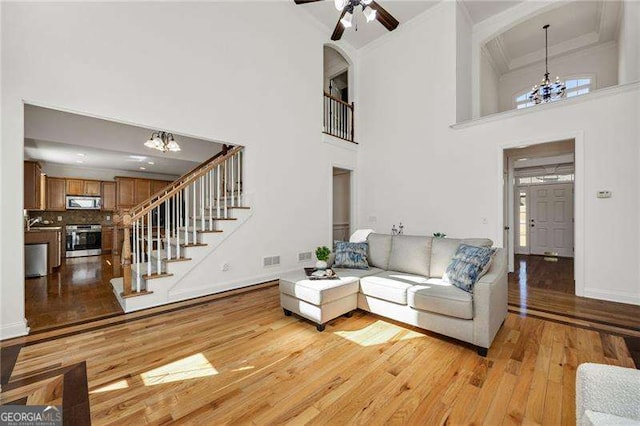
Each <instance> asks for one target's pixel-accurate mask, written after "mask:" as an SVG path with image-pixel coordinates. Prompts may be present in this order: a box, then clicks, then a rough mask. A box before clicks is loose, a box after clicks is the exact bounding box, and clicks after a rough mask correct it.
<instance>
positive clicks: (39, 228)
mask: <svg viewBox="0 0 640 426" xmlns="http://www.w3.org/2000/svg"><path fill="white" fill-rule="evenodd" d="M55 231H62V226H32V227H31V229H25V230H24V232H55Z"/></svg>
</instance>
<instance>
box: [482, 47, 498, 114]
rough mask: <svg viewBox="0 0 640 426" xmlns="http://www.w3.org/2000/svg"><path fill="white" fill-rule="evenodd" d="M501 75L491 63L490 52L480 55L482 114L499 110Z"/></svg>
mask: <svg viewBox="0 0 640 426" xmlns="http://www.w3.org/2000/svg"><path fill="white" fill-rule="evenodd" d="M499 91H500V76H499V75H498V73H497V72H496V70H495V68H494V67H493V65H492V64H491V59H490V58H489V57H488V53H485V52H484V51H482V52H481V56H480V115H481V116H485V115H489V114H493V113H496V112H498V111H499V108H500V106H499V103H500V100H499V97H498V93H499Z"/></svg>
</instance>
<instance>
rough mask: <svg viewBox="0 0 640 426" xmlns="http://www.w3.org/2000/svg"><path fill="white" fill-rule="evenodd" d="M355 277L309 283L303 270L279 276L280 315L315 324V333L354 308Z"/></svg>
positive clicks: (356, 296)
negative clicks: (293, 315) (293, 314)
mask: <svg viewBox="0 0 640 426" xmlns="http://www.w3.org/2000/svg"><path fill="white" fill-rule="evenodd" d="M359 286H360V282H359V280H358V278H355V277H348V278H339V279H337V280H309V279H308V278H307V276H306V275H305V273H304V271H299V272H292V273H289V274H285V275H283V276H282V277H280V304H281V305H282V308H283V309H284V314H285V315H287V316H289V315H291V313H292V312H294V313H296V314H298V315H300V316H301V317H304V318H307V319H309V320H311V321H313V322H315V323H316V328H317V329H318V331H323V330H324V327H325V324H326V323H327V322H329V321H331V320H332V319H334V318H337V317H339V316H340V315H344V314H348V316H350V313H351V311H353V310H355V309H356V308H357V307H358V289H359Z"/></svg>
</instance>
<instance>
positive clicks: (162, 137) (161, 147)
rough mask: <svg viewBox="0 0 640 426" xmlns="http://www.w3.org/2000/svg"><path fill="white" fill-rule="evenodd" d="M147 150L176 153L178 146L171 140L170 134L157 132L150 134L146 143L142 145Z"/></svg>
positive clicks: (178, 149)
mask: <svg viewBox="0 0 640 426" xmlns="http://www.w3.org/2000/svg"><path fill="white" fill-rule="evenodd" d="M144 146H146V147H147V148H153V149H157V150H158V151H162V152H167V151H171V152H178V151H180V145H178V142H176V141H175V140H174V139H173V135H172V134H171V133H167V132H163V131H157V132H153V133H152V134H151V137H150V138H149V140H148V141H146V142H145V143H144Z"/></svg>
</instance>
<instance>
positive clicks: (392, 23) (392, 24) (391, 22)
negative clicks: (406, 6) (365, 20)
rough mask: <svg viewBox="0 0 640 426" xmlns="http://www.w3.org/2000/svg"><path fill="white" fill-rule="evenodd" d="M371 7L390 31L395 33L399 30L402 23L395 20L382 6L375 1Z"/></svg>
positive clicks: (377, 17)
mask: <svg viewBox="0 0 640 426" xmlns="http://www.w3.org/2000/svg"><path fill="white" fill-rule="evenodd" d="M369 7H370V8H371V9H373V10H375V11H376V19H377V20H378V21H379V22H380V23H381V24H382V25H384V26H385V28H386V29H388V30H389V31H393V30H395V29H396V28H398V25H399V24H400V22H398V20H397V19H396V18H394V17H393V16H392V15H391V14H390V13H389V12H387V11H386V10H385V8H383V7H382V6H380V5H379V4H378V3H376V2H375V1H372V2H371V4H370V5H369Z"/></svg>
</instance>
